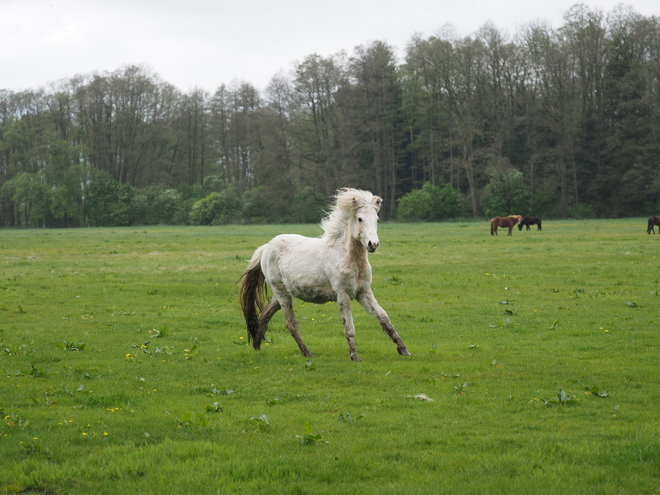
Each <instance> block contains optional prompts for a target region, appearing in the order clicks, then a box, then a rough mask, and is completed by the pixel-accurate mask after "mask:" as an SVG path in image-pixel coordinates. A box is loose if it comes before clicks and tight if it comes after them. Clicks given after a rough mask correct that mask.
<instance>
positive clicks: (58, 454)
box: [0, 219, 660, 494]
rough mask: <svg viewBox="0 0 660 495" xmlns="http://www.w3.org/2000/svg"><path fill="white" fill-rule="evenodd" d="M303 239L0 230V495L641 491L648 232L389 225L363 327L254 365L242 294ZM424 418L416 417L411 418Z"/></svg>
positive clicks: (327, 320)
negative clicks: (385, 329) (248, 277)
mask: <svg viewBox="0 0 660 495" xmlns="http://www.w3.org/2000/svg"><path fill="white" fill-rule="evenodd" d="M282 232H298V233H301V234H304V235H319V234H320V230H319V228H318V227H317V226H313V225H304V226H260V227H257V226H253V227H242V226H241V227H209V228H179V227H177V228H168V227H159V228H149V229H148V230H142V229H130V228H129V229H87V230H9V231H0V370H1V372H0V412H1V414H2V419H3V421H2V423H1V424H0V455H1V458H2V463H1V464H0V487H2V488H1V489H0V493H27V492H41V493H99V494H104V493H108V494H110V493H121V492H131V493H168V494H169V493H239V492H240V493H310V494H311V493H314V494H318V493H321V494H322V493H347V492H349V491H350V492H354V493H378V494H382V493H385V494H399V493H401V494H403V493H405V494H408V493H452V494H454V493H475V494H476V493H480V494H481V493H563V492H565V491H567V490H568V491H571V492H574V493H602V494H610V493H611V494H615V493H616V494H618V493H655V492H658V491H659V490H660V434H659V431H658V427H659V424H660V418H659V414H660V413H659V412H658V411H660V409H658V407H657V404H658V403H659V401H660V386H659V385H658V369H659V365H660V354H659V353H658V349H659V348H660V336H659V335H658V323H659V318H660V317H659V313H658V309H657V307H658V301H660V300H659V299H658V290H659V289H660V287H659V286H660V282H659V279H660V270H659V266H658V258H657V257H658V256H660V253H659V247H660V237H659V236H649V235H647V234H646V223H645V220H644V219H628V220H608V221H604V220H603V221H601V220H598V221H596V220H594V221H554V222H553V221H549V222H544V230H543V231H542V232H538V231H536V230H532V231H529V232H526V231H523V232H519V231H517V230H515V232H514V234H513V236H512V237H507V236H498V237H492V236H490V235H489V227H488V225H487V224H486V223H468V222H465V223H446V224H384V225H381V228H380V239H381V244H382V246H381V248H380V249H379V251H378V252H377V253H375V254H374V255H371V256H370V260H371V263H372V266H373V269H374V282H373V288H374V292H375V294H376V297H377V298H378V300H379V302H380V303H381V305H382V306H383V307H384V308H385V309H386V310H387V312H388V313H389V315H390V317H391V319H392V321H393V323H394V325H395V326H396V327H397V330H398V331H399V333H400V334H401V337H402V338H403V340H404V342H405V343H406V345H407V346H408V348H409V349H410V351H411V353H412V354H413V355H412V356H411V357H408V358H406V357H401V356H398V355H397V353H396V349H395V346H394V345H393V344H392V343H391V342H390V341H389V339H388V338H387V337H386V336H385V335H384V334H383V333H382V332H381V331H380V330H379V325H378V323H377V322H376V321H375V320H374V319H373V318H372V317H371V316H370V315H368V314H366V312H364V311H363V310H362V309H361V308H359V307H358V305H357V304H356V305H355V309H354V317H355V321H356V329H357V345H358V352H359V353H360V356H361V357H362V359H363V362H361V363H353V362H351V361H350V359H349V356H348V351H347V348H346V341H345V338H344V336H343V332H342V327H341V318H340V317H339V314H338V311H337V308H336V305H334V304H326V305H312V304H303V303H300V302H298V303H297V305H296V312H297V316H298V319H299V323H300V328H301V333H302V335H303V338H304V339H305V342H306V343H307V345H308V347H309V348H310V350H311V351H312V352H313V353H314V354H315V356H316V358H314V359H306V358H304V357H303V356H301V355H300V353H299V351H298V348H297V346H296V345H295V343H294V341H293V339H292V338H291V337H290V336H289V335H288V332H287V331H286V329H285V328H284V324H283V319H282V316H281V315H280V314H278V315H276V317H275V318H274V319H273V322H272V324H271V329H270V330H269V333H268V336H269V338H270V341H269V342H268V343H267V344H268V345H264V346H262V350H261V351H259V352H256V351H254V350H252V348H251V347H249V346H247V335H246V332H245V327H244V323H243V321H242V316H241V313H240V310H239V307H238V303H237V288H236V287H235V282H236V280H237V279H238V278H239V277H240V275H241V274H242V272H243V270H244V269H245V266H246V260H247V259H248V258H249V257H250V255H251V254H252V252H253V250H254V249H255V248H256V247H257V246H259V245H260V244H262V243H264V242H266V241H267V240H268V239H270V238H271V237H272V236H274V235H276V234H278V233H282ZM428 399H431V400H428Z"/></svg>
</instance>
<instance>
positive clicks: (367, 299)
mask: <svg viewBox="0 0 660 495" xmlns="http://www.w3.org/2000/svg"><path fill="white" fill-rule="evenodd" d="M357 300H358V301H359V303H360V304H362V306H364V309H366V310H367V311H368V312H369V313H371V314H372V315H374V316H375V317H376V319H377V320H378V323H380V326H381V327H383V330H384V331H385V333H386V334H387V335H389V337H390V338H391V339H392V341H393V342H394V343H395V344H396V350H397V351H398V353H399V354H401V355H402V356H410V352H409V351H408V349H406V346H405V344H404V343H403V341H402V340H401V337H399V334H398V333H397V331H396V330H395V329H394V325H392V322H391V321H390V317H389V316H387V313H386V312H385V310H384V309H383V308H381V307H380V304H378V301H376V298H375V297H374V294H373V292H371V290H369V291H367V292H363V293H361V294H359V295H358V297H357Z"/></svg>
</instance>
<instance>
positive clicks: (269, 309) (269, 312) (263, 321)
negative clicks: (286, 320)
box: [252, 297, 282, 350]
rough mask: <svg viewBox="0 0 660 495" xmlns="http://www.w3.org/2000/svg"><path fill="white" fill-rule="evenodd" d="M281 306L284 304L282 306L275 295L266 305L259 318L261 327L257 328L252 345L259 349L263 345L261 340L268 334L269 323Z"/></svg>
mask: <svg viewBox="0 0 660 495" xmlns="http://www.w3.org/2000/svg"><path fill="white" fill-rule="evenodd" d="M281 307H282V306H280V302H279V301H278V300H277V298H275V297H273V298H272V299H271V300H270V302H269V303H268V304H267V305H266V307H265V308H264V310H263V312H262V313H261V317H260V318H259V328H257V335H255V337H254V341H253V342H252V347H254V348H255V349H257V350H259V348H260V347H261V341H262V340H263V339H264V335H266V330H267V329H268V323H269V322H270V320H271V318H272V317H273V315H274V314H275V313H277V312H278V311H279V310H280V308H281Z"/></svg>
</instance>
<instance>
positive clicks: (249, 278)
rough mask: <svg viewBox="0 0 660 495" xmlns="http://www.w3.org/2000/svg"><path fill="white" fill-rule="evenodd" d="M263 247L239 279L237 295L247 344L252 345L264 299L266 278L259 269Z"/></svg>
mask: <svg viewBox="0 0 660 495" xmlns="http://www.w3.org/2000/svg"><path fill="white" fill-rule="evenodd" d="M265 247H266V246H265V245H264V246H261V247H260V248H259V249H257V250H256V251H255V252H254V254H253V255H252V259H250V263H249V264H248V268H247V270H246V271H245V273H244V274H243V276H242V277H241V278H242V279H243V283H242V284H241V290H240V293H239V296H240V300H241V309H242V310H243V316H244V317H245V323H246V324H247V331H248V342H249V341H254V344H257V335H258V333H259V314H260V313H261V311H262V310H263V308H264V301H265V299H266V277H265V276H264V272H263V270H262V269H261V255H262V253H263V250H264V248H265Z"/></svg>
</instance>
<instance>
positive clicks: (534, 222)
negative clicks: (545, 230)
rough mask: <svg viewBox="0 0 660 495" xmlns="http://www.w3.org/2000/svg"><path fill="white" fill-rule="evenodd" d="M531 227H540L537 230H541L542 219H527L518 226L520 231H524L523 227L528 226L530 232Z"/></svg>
mask: <svg viewBox="0 0 660 495" xmlns="http://www.w3.org/2000/svg"><path fill="white" fill-rule="evenodd" d="M530 225H538V227H539V228H538V229H537V230H541V219H540V218H539V217H525V218H523V219H522V220H521V221H520V223H519V224H518V230H522V228H523V226H526V227H527V230H529V226H530Z"/></svg>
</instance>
